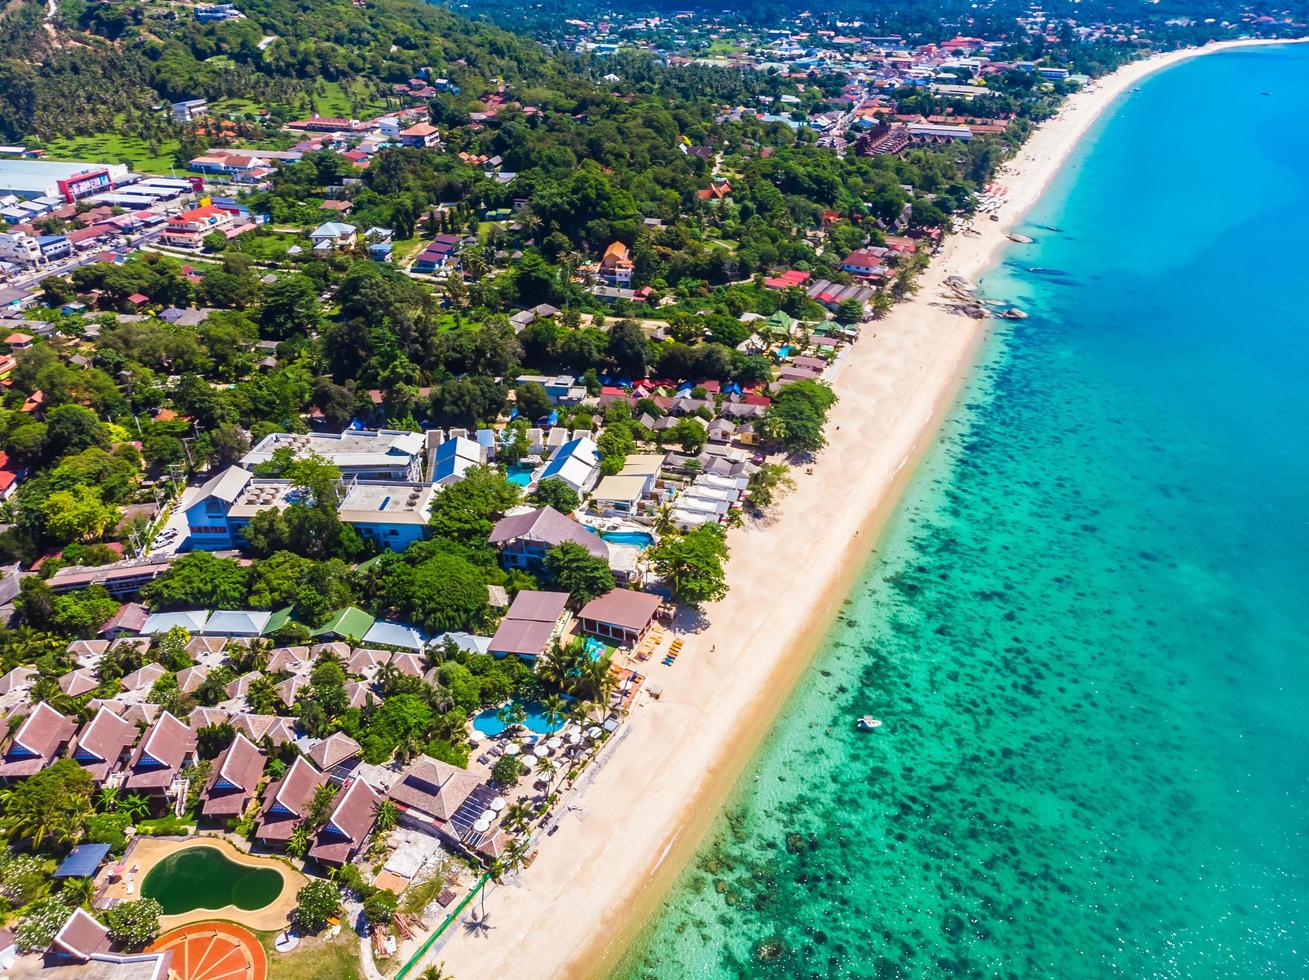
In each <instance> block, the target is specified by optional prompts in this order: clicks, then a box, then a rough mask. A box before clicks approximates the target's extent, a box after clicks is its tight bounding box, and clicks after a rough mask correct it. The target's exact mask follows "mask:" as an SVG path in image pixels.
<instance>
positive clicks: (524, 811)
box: [504, 800, 532, 827]
mask: <svg viewBox="0 0 1309 980" xmlns="http://www.w3.org/2000/svg"><path fill="white" fill-rule="evenodd" d="M531 816H532V808H531V807H530V806H528V805H527V804H526V803H524V802H523V801H522V800H514V802H512V803H510V804H509V805H508V806H507V807H505V817H504V822H505V823H506V824H507V825H509V826H511V827H522V826H525V825H526V823H527V821H528V820H530V819H531Z"/></svg>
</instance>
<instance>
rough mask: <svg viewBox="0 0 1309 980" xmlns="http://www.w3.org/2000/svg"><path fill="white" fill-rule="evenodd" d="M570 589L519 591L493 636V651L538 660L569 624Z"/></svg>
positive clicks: (495, 654) (497, 653) (491, 648)
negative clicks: (563, 590)
mask: <svg viewBox="0 0 1309 980" xmlns="http://www.w3.org/2000/svg"><path fill="white" fill-rule="evenodd" d="M570 619H571V616H570V615H569V612H568V593H567V592H528V591H523V592H519V593H518V595H516V596H514V601H513V602H512V603H511V604H510V606H509V609H508V611H506V612H505V615H504V618H503V619H502V620H501V621H500V627H499V628H498V629H497V630H496V631H495V636H493V637H491V646H490V653H491V655H492V656H495V657H507V656H509V655H510V654H513V655H514V656H518V657H522V658H523V659H524V660H529V661H530V660H535V659H536V658H537V657H539V656H541V654H543V653H545V651H546V650H547V649H548V648H549V646H550V644H551V642H553V641H554V639H555V638H556V637H558V636H559V635H560V634H561V633H562V632H563V631H564V630H565V629H566V628H567V627H568V622H569V620H570Z"/></svg>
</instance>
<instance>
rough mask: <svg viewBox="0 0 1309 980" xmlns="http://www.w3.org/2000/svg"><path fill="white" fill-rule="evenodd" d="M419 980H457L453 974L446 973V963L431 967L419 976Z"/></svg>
mask: <svg viewBox="0 0 1309 980" xmlns="http://www.w3.org/2000/svg"><path fill="white" fill-rule="evenodd" d="M418 980H455V978H454V974H453V973H446V972H445V963H444V961H443V962H441V963H439V964H437V965H436V966H429V967H428V968H427V969H426V970H424V971H423V972H422V973H420V974H419V975H418Z"/></svg>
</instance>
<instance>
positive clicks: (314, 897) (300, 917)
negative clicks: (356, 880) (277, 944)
mask: <svg viewBox="0 0 1309 980" xmlns="http://www.w3.org/2000/svg"><path fill="white" fill-rule="evenodd" d="M295 900H296V906H295V912H294V913H292V914H293V915H294V917H295V924H296V925H297V926H299V927H300V928H301V929H303V930H304V931H305V932H307V933H310V934H314V933H319V932H322V931H323V929H324V927H325V926H326V925H327V920H328V919H330V918H332V917H334V916H336V915H338V914H339V913H340V911H341V889H340V888H338V887H337V886H336V885H334V884H332V883H331V882H330V881H311V882H309V884H307V885H305V886H304V887H303V888H301V889H300V891H298V892H297V893H296V896H295Z"/></svg>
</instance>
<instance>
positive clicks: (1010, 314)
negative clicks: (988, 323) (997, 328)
mask: <svg viewBox="0 0 1309 980" xmlns="http://www.w3.org/2000/svg"><path fill="white" fill-rule="evenodd" d="M996 316H998V317H1001V318H1002V319H1005V320H1026V319H1027V314H1026V313H1025V312H1023V311H1022V310H1020V309H1019V308H1018V307H1016V306H1011V307H1009V309H1007V310H1001V311H1000V312H999V313H997V314H996Z"/></svg>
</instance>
